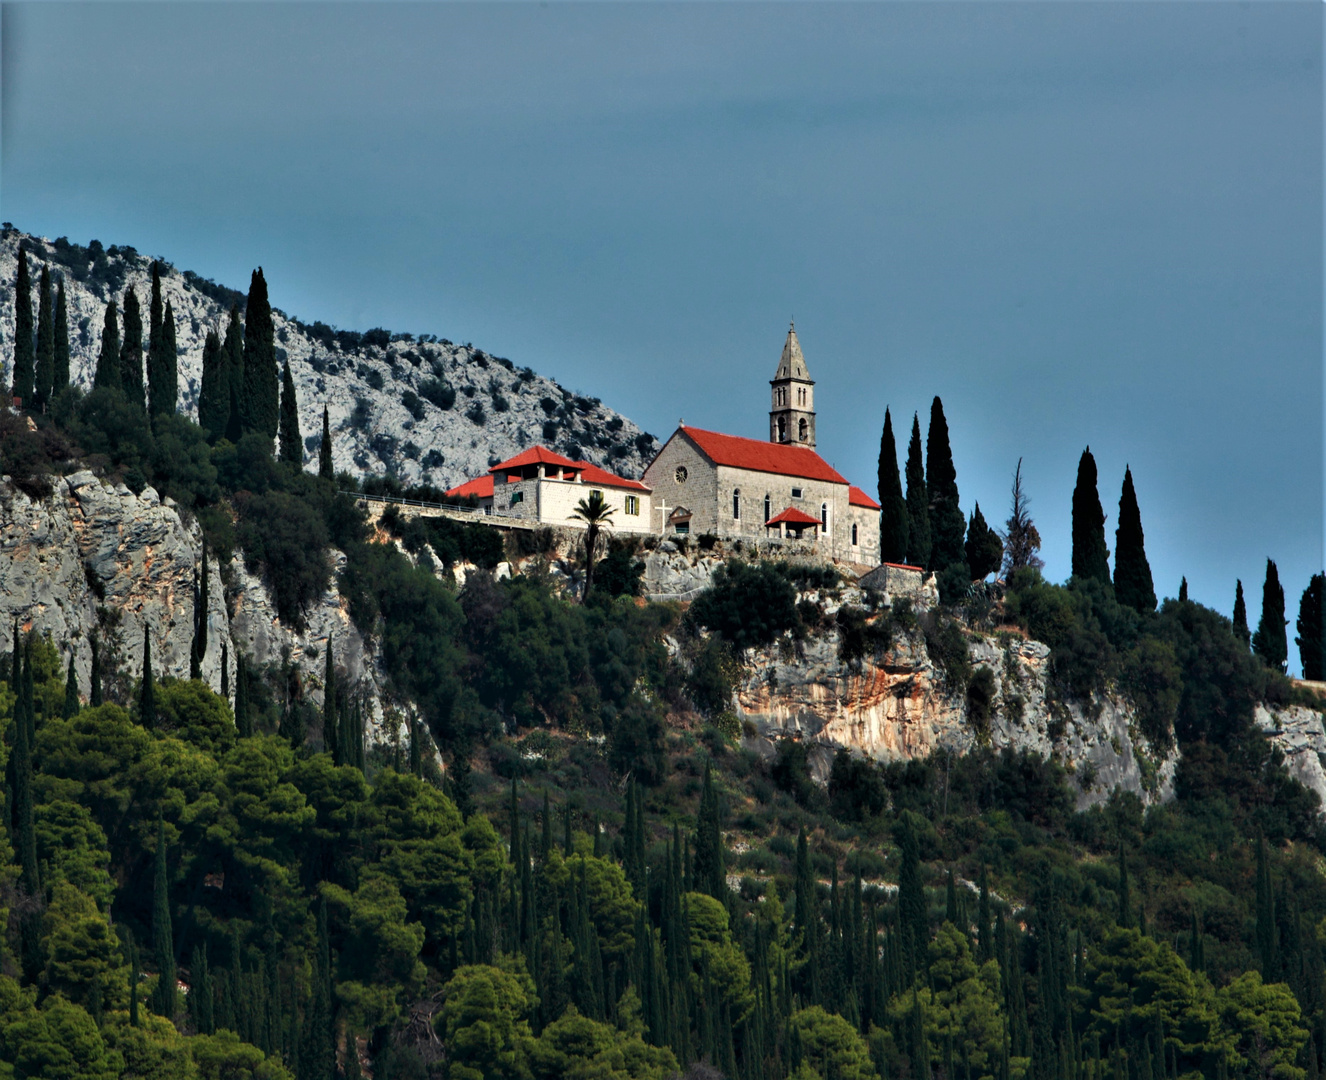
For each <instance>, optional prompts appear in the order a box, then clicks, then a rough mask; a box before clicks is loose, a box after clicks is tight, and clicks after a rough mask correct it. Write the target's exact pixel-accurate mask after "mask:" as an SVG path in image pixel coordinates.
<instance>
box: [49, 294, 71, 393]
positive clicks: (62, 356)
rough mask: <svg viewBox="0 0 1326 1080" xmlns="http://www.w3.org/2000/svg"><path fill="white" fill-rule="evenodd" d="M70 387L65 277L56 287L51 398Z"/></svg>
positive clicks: (67, 307)
mask: <svg viewBox="0 0 1326 1080" xmlns="http://www.w3.org/2000/svg"><path fill="white" fill-rule="evenodd" d="M68 387H69V305H68V303H67V302H66V300H65V296H64V276H63V275H61V276H60V280H59V281H58V282H57V284H56V286H55V365H54V368H53V370H52V379H51V397H52V398H55V397H58V396H59V394H60V392H61V391H62V390H66V389H68Z"/></svg>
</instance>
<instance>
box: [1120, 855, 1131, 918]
mask: <svg viewBox="0 0 1326 1080" xmlns="http://www.w3.org/2000/svg"><path fill="white" fill-rule="evenodd" d="M1119 925H1120V926H1124V927H1128V926H1132V925H1133V902H1132V894H1131V892H1130V890H1129V888H1128V861H1127V860H1126V859H1125V858H1124V854H1123V841H1122V840H1120V841H1119Z"/></svg>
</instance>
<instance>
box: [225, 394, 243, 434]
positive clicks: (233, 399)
mask: <svg viewBox="0 0 1326 1080" xmlns="http://www.w3.org/2000/svg"><path fill="white" fill-rule="evenodd" d="M243 435H244V423H243V421H242V420H241V419H240V405H239V390H238V389H237V388H236V386H235V384H234V383H231V384H230V413H229V415H228V416H227V417H226V431H225V439H226V441H227V442H229V443H238V442H239V440H240V439H241V437H243Z"/></svg>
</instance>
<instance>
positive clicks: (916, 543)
mask: <svg viewBox="0 0 1326 1080" xmlns="http://www.w3.org/2000/svg"><path fill="white" fill-rule="evenodd" d="M907 561H908V562H909V563H910V564H911V565H912V566H920V567H922V568H924V567H926V566H929V565H930V495H929V493H928V491H927V489H926V483H925V462H924V460H923V459H922V457H921V421H920V420H919V419H918V418H917V416H916V414H915V413H913V414H912V439H911V442H910V443H908V445H907Z"/></svg>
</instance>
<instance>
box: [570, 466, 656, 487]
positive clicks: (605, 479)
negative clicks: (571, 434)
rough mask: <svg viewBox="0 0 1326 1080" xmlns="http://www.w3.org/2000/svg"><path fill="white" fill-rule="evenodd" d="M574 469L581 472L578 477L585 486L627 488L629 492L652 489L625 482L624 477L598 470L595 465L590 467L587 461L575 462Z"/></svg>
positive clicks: (637, 481) (628, 481) (633, 481)
mask: <svg viewBox="0 0 1326 1080" xmlns="http://www.w3.org/2000/svg"><path fill="white" fill-rule="evenodd" d="M575 465H576V468H577V469H580V470H582V472H581V474H580V476H581V479H582V480H583V481H584V482H585V483H586V484H602V485H603V486H604V487H618V488H629V489H630V490H631V491H652V490H653V488H647V487H645V485H644V484H642V483H640V481H639V480H627V479H626V477H624V476H617V475H615V474H613V473H610V472H608V471H607V469H600V468H599V467H598V466H597V465H591V464H590V463H589V462H588V461H577V462H576V463H575Z"/></svg>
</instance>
